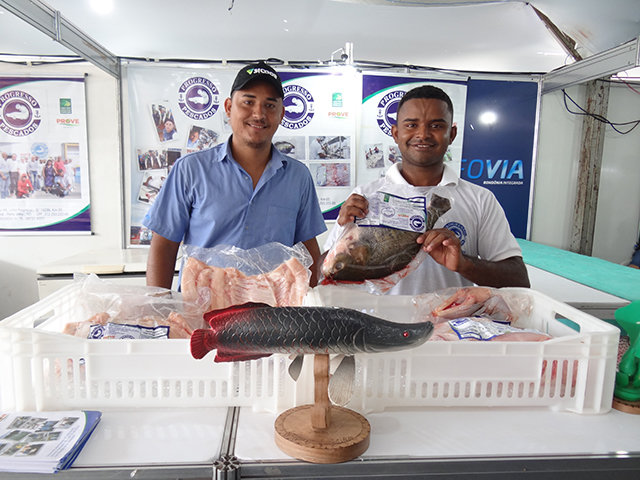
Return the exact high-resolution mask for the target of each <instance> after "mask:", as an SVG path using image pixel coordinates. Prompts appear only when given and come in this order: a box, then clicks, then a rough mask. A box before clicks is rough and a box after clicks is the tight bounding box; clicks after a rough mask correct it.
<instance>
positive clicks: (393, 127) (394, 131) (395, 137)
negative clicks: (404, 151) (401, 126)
mask: <svg viewBox="0 0 640 480" xmlns="http://www.w3.org/2000/svg"><path fill="white" fill-rule="evenodd" d="M391 136H392V137H393V141H394V142H396V144H397V143H398V125H391Z"/></svg>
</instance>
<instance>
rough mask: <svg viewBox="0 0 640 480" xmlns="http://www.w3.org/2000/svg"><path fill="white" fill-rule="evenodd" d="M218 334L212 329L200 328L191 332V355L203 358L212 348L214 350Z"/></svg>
mask: <svg viewBox="0 0 640 480" xmlns="http://www.w3.org/2000/svg"><path fill="white" fill-rule="evenodd" d="M215 342H216V334H215V333H214V332H213V331H212V330H206V329H204V328H199V329H197V330H194V331H193V333H192V334H191V342H190V347H191V355H192V356H193V358H196V359H198V360H199V359H201V358H203V357H204V356H205V355H206V354H207V353H209V352H210V351H211V350H214V349H215V348H216V347H215Z"/></svg>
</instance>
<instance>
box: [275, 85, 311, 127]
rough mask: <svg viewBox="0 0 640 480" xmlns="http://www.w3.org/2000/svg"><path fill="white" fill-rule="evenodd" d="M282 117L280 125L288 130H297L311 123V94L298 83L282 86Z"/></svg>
mask: <svg viewBox="0 0 640 480" xmlns="http://www.w3.org/2000/svg"><path fill="white" fill-rule="evenodd" d="M283 91H284V98H283V99H282V103H283V104H284V118H283V119H282V122H281V123H280V125H282V126H283V127H284V128H288V129H290V130H299V129H300V128H303V127H306V126H307V125H309V123H311V119H312V118H313V114H314V113H315V111H314V106H313V105H314V100H313V96H312V95H311V93H309V91H308V90H307V89H306V88H304V87H301V86H300V85H286V86H284V87H283Z"/></svg>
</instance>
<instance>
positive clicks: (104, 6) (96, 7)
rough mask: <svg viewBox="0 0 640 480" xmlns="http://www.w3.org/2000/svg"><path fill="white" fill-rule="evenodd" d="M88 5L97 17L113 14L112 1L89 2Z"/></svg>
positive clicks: (93, 0)
mask: <svg viewBox="0 0 640 480" xmlns="http://www.w3.org/2000/svg"><path fill="white" fill-rule="evenodd" d="M89 5H90V6H91V8H92V9H93V11H94V12H96V13H97V14H99V15H107V14H109V13H111V12H113V0H89Z"/></svg>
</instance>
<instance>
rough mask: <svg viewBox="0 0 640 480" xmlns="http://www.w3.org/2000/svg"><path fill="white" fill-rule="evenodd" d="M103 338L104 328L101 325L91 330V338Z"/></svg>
mask: <svg viewBox="0 0 640 480" xmlns="http://www.w3.org/2000/svg"><path fill="white" fill-rule="evenodd" d="M102 337H104V327H103V326H102V325H96V326H95V327H94V328H93V329H92V330H91V338H102Z"/></svg>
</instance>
